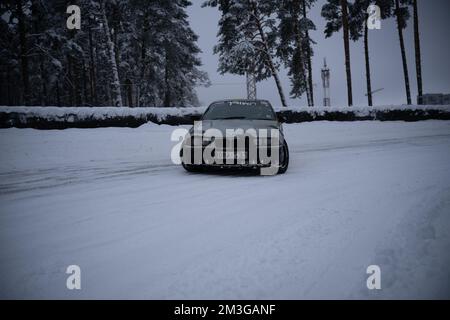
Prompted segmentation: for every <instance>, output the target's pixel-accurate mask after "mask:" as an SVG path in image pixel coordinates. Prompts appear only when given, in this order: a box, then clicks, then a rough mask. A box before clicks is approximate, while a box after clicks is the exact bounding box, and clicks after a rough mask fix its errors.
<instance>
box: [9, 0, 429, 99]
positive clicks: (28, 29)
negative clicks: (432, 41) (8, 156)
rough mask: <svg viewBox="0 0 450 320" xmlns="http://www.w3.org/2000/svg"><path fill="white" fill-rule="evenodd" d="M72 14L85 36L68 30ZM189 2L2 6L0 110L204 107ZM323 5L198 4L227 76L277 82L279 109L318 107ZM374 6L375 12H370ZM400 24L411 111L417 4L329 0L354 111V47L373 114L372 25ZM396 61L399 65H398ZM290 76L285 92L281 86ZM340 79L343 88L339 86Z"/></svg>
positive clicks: (279, 1) (204, 81) (18, 0)
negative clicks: (297, 102) (297, 104)
mask: <svg viewBox="0 0 450 320" xmlns="http://www.w3.org/2000/svg"><path fill="white" fill-rule="evenodd" d="M71 5H76V6H78V7H79V8H80V12H81V28H80V29H69V28H67V25H66V22H67V19H68V16H69V14H68V13H67V12H66V10H67V8H68V7H69V6H71ZM190 5H192V3H191V1H188V0H172V1H167V0H112V1H106V0H76V1H75V0H72V1H67V0H49V1H44V0H3V1H2V2H1V3H0V17H1V19H0V44H1V47H0V83H1V86H0V105H9V106H12V105H25V106H118V107H121V106H128V107H149V106H150V107H173V106H177V107H187V106H198V105H199V100H198V97H197V95H196V90H195V89H196V87H199V86H208V85H209V84H210V81H209V77H208V75H207V73H206V72H204V71H202V68H201V60H200V53H201V49H200V48H199V47H198V44H197V40H198V36H197V35H196V34H195V33H194V31H193V30H192V29H191V27H190V25H189V17H188V15H187V12H186V9H187V8H188V7H189V6H190ZM315 5H317V0H259V1H256V0H206V1H205V0H202V6H203V7H215V8H217V9H218V10H219V12H220V16H221V17H220V20H219V21H218V22H217V24H218V34H217V43H212V44H211V47H214V53H215V54H216V55H217V56H218V59H219V65H218V69H217V71H218V72H219V73H221V74H224V73H231V74H236V75H244V76H251V77H253V78H254V79H255V81H256V82H258V81H262V80H265V79H269V78H272V79H273V81H274V84H275V86H276V89H277V92H278V94H279V97H280V102H281V105H282V106H287V103H286V94H289V95H290V96H291V97H292V98H300V97H302V96H305V97H306V99H307V103H308V105H309V106H314V105H315V101H314V86H313V75H312V65H311V63H312V62H311V60H312V59H311V58H312V56H313V55H314V44H315V41H314V39H312V38H311V37H310V32H311V30H315V29H316V25H315V22H314V21H312V20H311V19H310V18H309V15H308V13H309V11H310V10H311V8H312V7H313V6H315ZM374 5H375V6H376V8H377V12H371V11H370V10H369V8H371V7H373V6H374ZM372 14H375V17H377V18H378V19H395V21H396V25H397V30H393V32H397V33H398V39H399V50H400V52H401V57H402V60H401V63H402V66H403V75H404V88H405V103H406V104H412V99H411V88H410V79H409V72H408V64H407V61H406V52H405V41H404V37H403V32H404V29H405V28H406V25H407V22H408V20H409V19H410V17H411V15H412V16H413V22H414V42H415V43H414V48H415V57H416V61H415V63H416V66H415V67H416V75H417V81H416V83H417V91H418V96H419V99H418V100H419V101H418V104H421V103H420V97H421V96H422V76H421V74H422V71H421V54H420V37H419V23H418V12H417V0H353V1H351V0H326V1H325V2H324V3H323V5H322V8H321V16H322V18H323V19H325V20H326V27H325V30H323V32H324V35H325V37H330V36H332V35H333V34H335V33H342V38H343V48H344V52H345V70H346V83H347V96H348V105H349V106H352V105H353V91H352V73H351V52H350V46H349V42H350V41H363V42H364V56H365V71H366V85H367V99H368V100H367V105H369V106H372V104H373V103H372V88H371V65H370V46H369V44H370V38H369V33H368V21H369V19H370V18H371V17H372V16H373V15H372ZM399 62H400V60H399ZM280 70H286V72H287V74H288V77H289V86H290V88H289V91H288V92H287V93H286V92H285V88H283V85H282V83H281V81H280V75H279V74H280ZM342 80H344V79H342Z"/></svg>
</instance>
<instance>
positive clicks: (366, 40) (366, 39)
mask: <svg viewBox="0 0 450 320" xmlns="http://www.w3.org/2000/svg"><path fill="white" fill-rule="evenodd" d="M364 55H365V59H366V81H367V103H368V104H369V106H370V107H371V106H372V84H371V81H370V59H369V28H368V27H367V23H366V24H365V27H364Z"/></svg>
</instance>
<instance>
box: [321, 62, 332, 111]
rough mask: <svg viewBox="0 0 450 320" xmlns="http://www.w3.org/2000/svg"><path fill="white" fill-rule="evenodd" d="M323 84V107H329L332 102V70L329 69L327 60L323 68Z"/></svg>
mask: <svg viewBox="0 0 450 320" xmlns="http://www.w3.org/2000/svg"><path fill="white" fill-rule="evenodd" d="M322 84H323V105H324V106H325V107H329V106H330V105H331V101H330V69H329V68H328V67H327V59H326V58H324V59H323V68H322Z"/></svg>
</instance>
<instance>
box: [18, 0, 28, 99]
mask: <svg viewBox="0 0 450 320" xmlns="http://www.w3.org/2000/svg"><path fill="white" fill-rule="evenodd" d="M16 6H17V19H18V24H19V41H20V63H21V71H22V85H23V103H24V105H29V104H30V80H29V70H28V52H27V51H28V48H27V35H26V29H25V21H24V19H25V17H24V13H23V8H22V0H16Z"/></svg>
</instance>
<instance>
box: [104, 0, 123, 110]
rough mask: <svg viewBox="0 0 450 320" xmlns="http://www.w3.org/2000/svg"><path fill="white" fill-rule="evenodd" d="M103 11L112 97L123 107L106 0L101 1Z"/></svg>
mask: <svg viewBox="0 0 450 320" xmlns="http://www.w3.org/2000/svg"><path fill="white" fill-rule="evenodd" d="M101 10H102V11H101V12H102V18H103V26H104V28H105V34H106V42H107V46H108V55H109V57H108V58H109V63H110V65H111V71H112V83H111V99H112V103H113V104H114V106H116V107H122V106H123V103H122V91H121V88H120V79H119V70H118V68H117V63H116V57H115V55H116V54H115V50H114V43H113V42H112V39H111V32H110V29H109V24H108V19H107V17H106V8H105V1H102V3H101Z"/></svg>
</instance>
